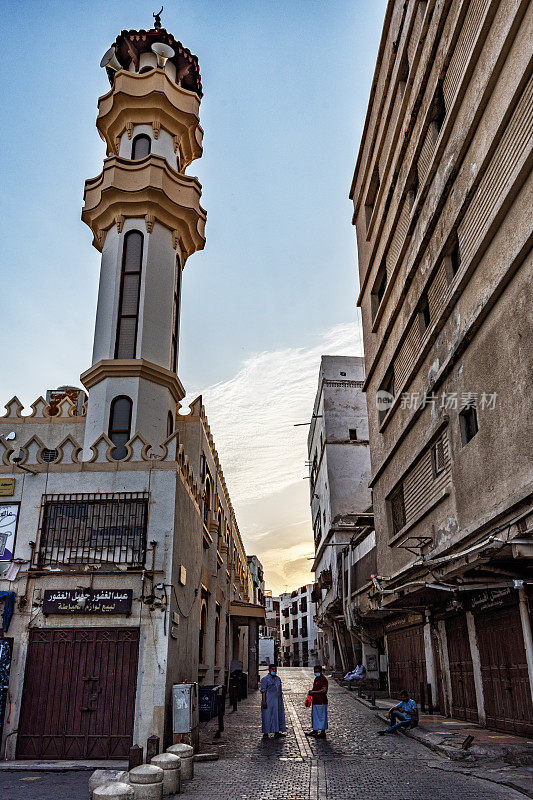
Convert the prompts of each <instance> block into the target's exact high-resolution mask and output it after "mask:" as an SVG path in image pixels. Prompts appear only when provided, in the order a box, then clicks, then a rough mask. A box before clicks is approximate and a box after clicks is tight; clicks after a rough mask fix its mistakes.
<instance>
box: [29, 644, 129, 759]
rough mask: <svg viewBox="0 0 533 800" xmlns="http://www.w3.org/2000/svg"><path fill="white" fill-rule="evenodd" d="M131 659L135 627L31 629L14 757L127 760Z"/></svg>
mask: <svg viewBox="0 0 533 800" xmlns="http://www.w3.org/2000/svg"><path fill="white" fill-rule="evenodd" d="M138 655H139V629H138V628H68V629H62V628H47V629H44V628H33V629H32V630H31V631H30V641H29V647H28V656H27V660H26V671H25V676H24V689H23V694H22V707H21V713H20V721H19V733H18V737H17V758H22V759H24V758H58V759H62V758H65V759H72V758H87V759H90V758H98V759H111V758H124V757H125V756H127V755H128V752H129V749H130V747H131V745H132V744H133V720H134V711H135V690H136V683H137V662H138Z"/></svg>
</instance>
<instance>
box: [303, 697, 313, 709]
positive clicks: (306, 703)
mask: <svg viewBox="0 0 533 800" xmlns="http://www.w3.org/2000/svg"><path fill="white" fill-rule="evenodd" d="M312 705H313V695H311V694H308V695H307V697H306V698H305V701H304V706H305V707H306V708H309V707H310V706H312Z"/></svg>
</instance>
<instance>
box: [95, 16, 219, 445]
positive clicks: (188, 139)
mask: <svg viewBox="0 0 533 800" xmlns="http://www.w3.org/2000/svg"><path fill="white" fill-rule="evenodd" d="M101 66H102V67H105V68H106V71H107V74H108V77H109V81H110V83H111V90H110V91H109V92H108V93H107V94H104V95H103V96H102V97H100V98H99V100H98V117H97V120H96V127H97V129H98V132H99V133H100V136H101V137H102V139H104V141H105V142H106V145H107V158H106V159H105V160H104V167H103V170H102V172H101V173H100V175H99V176H98V177H97V178H93V179H92V180H88V181H86V183H85V192H84V201H85V202H84V207H83V211H82V220H83V221H84V222H86V223H87V225H88V226H89V227H90V229H91V231H92V232H93V236H94V238H93V245H94V246H95V247H96V249H97V250H99V251H100V252H101V253H102V260H101V268H100V288H99V293H98V308H97V313H96V327H95V334H94V348H93V359H92V366H91V368H90V369H88V370H87V371H86V372H84V373H83V375H82V376H81V380H82V382H83V384H84V386H85V387H86V388H87V389H88V390H89V403H88V408H87V421H86V427H85V442H84V458H86V459H87V458H89V457H90V456H91V450H90V446H91V445H92V444H93V443H94V442H95V441H96V440H97V439H98V438H99V437H100V436H101V435H102V434H107V435H108V436H109V437H110V438H111V440H112V441H113V443H114V444H115V450H114V451H113V457H114V458H116V459H120V458H123V457H124V456H125V455H126V448H125V447H124V444H125V442H127V440H128V439H129V438H130V437H131V436H133V435H134V434H135V433H137V432H138V433H140V434H142V435H143V436H144V437H145V438H146V439H147V440H148V442H150V443H151V444H156V445H157V444H159V443H161V442H162V441H163V440H164V439H165V438H166V437H167V436H168V435H169V434H170V433H172V432H173V429H174V420H175V414H176V405H177V403H178V402H179V401H180V400H181V399H182V398H183V396H184V394H185V392H184V389H183V387H182V385H181V383H180V381H179V378H178V376H177V363H178V347H179V319H180V296H181V274H182V270H183V267H184V265H185V262H186V260H187V258H188V257H189V256H190V255H191V254H192V253H194V252H195V251H196V250H201V249H202V248H203V247H204V244H205V236H204V229H205V219H206V214H205V211H204V210H203V209H202V207H201V205H200V195H201V185H200V183H199V182H198V180H197V179H196V178H192V177H189V176H188V175H186V174H185V169H186V167H187V166H188V165H189V164H190V163H191V161H193V160H194V159H195V158H199V157H200V156H201V155H202V135H203V131H202V128H201V126H200V123H199V107H200V99H201V96H202V84H201V80H200V72H199V69H198V60H197V58H196V56H193V55H192V54H191V53H190V51H189V50H187V49H186V48H185V47H183V45H182V44H181V43H180V42H177V41H176V40H175V39H174V37H173V36H172V35H171V34H169V33H167V31H166V30H165V29H164V28H162V27H161V22H160V20H159V17H158V16H156V19H155V27H154V28H152V29H151V30H148V31H145V30H140V31H133V30H131V31H122V33H121V34H120V36H118V37H117V39H116V42H115V44H114V45H113V46H112V47H111V48H110V50H108V51H107V53H106V54H105V56H104V58H103V59H102V63H101Z"/></svg>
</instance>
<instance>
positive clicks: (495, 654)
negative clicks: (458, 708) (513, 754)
mask: <svg viewBox="0 0 533 800" xmlns="http://www.w3.org/2000/svg"><path fill="white" fill-rule="evenodd" d="M476 629H477V639H478V647H479V656H480V661H481V675H482V679H483V696H484V699H485V714H486V719H487V727H489V728H496V729H498V730H501V731H509V732H511V733H518V734H521V735H523V736H533V703H532V702H531V689H530V686H529V677H528V671H527V662H526V650H525V646H524V637H523V634H522V625H521V622H520V612H519V610H518V606H510V607H509V608H506V609H500V610H498V611H488V612H486V613H483V614H479V615H478V616H476Z"/></svg>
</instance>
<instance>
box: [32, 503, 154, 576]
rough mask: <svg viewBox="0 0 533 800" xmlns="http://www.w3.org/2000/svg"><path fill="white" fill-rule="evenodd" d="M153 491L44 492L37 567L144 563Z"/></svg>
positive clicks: (110, 565)
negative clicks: (46, 493) (45, 493)
mask: <svg viewBox="0 0 533 800" xmlns="http://www.w3.org/2000/svg"><path fill="white" fill-rule="evenodd" d="M148 499H149V494H148V492H127V493H124V494H60V495H44V496H43V500H42V506H41V528H40V535H39V546H38V548H37V549H36V554H35V558H34V563H33V565H32V566H33V567H36V568H41V567H50V566H53V567H55V566H65V567H74V566H76V565H80V564H83V565H90V564H95V565H100V564H106V565H108V566H109V567H110V568H112V567H113V566H115V565H117V564H125V565H126V566H128V567H131V568H135V567H143V566H144V560H145V555H146V531H147V526H148Z"/></svg>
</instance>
